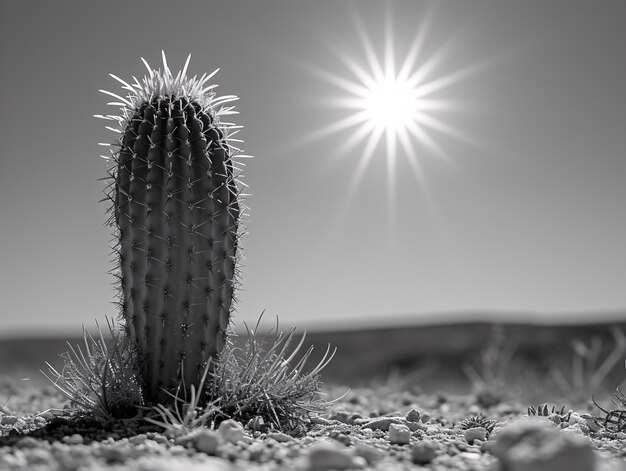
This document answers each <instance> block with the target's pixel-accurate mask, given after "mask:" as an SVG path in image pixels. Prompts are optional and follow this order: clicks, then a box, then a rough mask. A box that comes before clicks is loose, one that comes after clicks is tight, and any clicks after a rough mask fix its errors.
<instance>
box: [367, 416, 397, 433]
mask: <svg viewBox="0 0 626 471" xmlns="http://www.w3.org/2000/svg"><path fill="white" fill-rule="evenodd" d="M358 422H359V423H360V421H358ZM391 424H404V418H403V417H380V418H376V419H369V420H368V421H367V422H365V423H363V424H362V425H361V427H362V428H371V429H372V430H382V431H384V432H387V431H388V430H389V426H390V425H391Z"/></svg>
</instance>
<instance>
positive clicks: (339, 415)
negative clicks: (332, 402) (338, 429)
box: [329, 411, 350, 424]
mask: <svg viewBox="0 0 626 471" xmlns="http://www.w3.org/2000/svg"><path fill="white" fill-rule="evenodd" d="M329 418H330V420H336V421H338V422H341V423H344V424H349V423H350V422H349V420H350V414H349V413H348V412H346V411H338V412H335V413H334V414H333V415H331V416H330V417H329Z"/></svg>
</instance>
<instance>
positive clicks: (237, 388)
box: [206, 318, 335, 434]
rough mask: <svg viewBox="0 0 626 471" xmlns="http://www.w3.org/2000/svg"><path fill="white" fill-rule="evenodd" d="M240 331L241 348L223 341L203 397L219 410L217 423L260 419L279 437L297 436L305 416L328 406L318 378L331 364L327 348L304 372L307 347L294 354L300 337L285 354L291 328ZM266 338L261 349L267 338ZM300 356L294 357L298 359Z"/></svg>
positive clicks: (289, 341) (297, 348)
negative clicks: (242, 336)
mask: <svg viewBox="0 0 626 471" xmlns="http://www.w3.org/2000/svg"><path fill="white" fill-rule="evenodd" d="M260 320H261V319H260V318H259V321H258V322H257V325H256V327H255V330H253V331H251V330H250V329H248V327H247V326H246V330H247V337H248V338H247V341H246V344H245V346H244V348H238V347H235V346H234V345H233V344H232V342H229V343H228V344H227V345H226V347H225V348H224V350H223V352H222V353H221V354H220V356H219V358H218V361H217V364H216V365H215V370H214V371H213V374H212V376H211V381H210V383H209V385H208V386H209V387H208V388H207V391H206V394H207V395H208V398H209V401H210V403H212V404H214V406H215V407H216V408H217V409H218V410H219V419H221V420H223V419H235V420H237V421H239V422H242V423H244V424H245V423H247V422H248V421H250V420H254V419H257V418H258V417H261V418H262V419H263V421H264V423H265V424H268V425H269V426H270V427H272V428H276V429H278V430H281V431H283V432H287V433H292V434H300V433H303V432H304V431H305V430H306V424H307V422H308V421H309V420H308V419H309V415H310V414H311V413H319V412H321V411H323V410H324V409H326V407H328V406H329V405H330V404H331V402H332V401H331V402H329V401H326V400H323V399H322V398H321V395H320V392H319V388H320V384H321V383H320V373H321V371H322V370H323V369H324V368H325V367H326V365H328V363H329V362H330V361H331V360H332V358H333V356H334V354H335V350H333V351H332V352H331V348H330V345H329V346H328V348H327V349H326V352H325V353H324V355H323V356H322V358H321V360H320V361H319V362H318V363H317V365H316V366H314V367H313V368H312V369H311V370H310V371H308V372H304V369H305V367H306V363H307V361H308V360H309V358H310V356H311V353H312V351H313V347H309V348H308V349H307V350H306V351H305V352H304V353H303V354H300V352H301V349H302V345H303V344H304V340H305V337H306V336H305V335H302V337H301V339H300V341H299V343H298V344H297V345H296V346H295V347H294V348H293V349H291V344H292V343H293V341H294V339H295V329H293V328H292V329H291V330H289V331H288V332H287V333H285V332H282V331H280V330H279V326H278V322H277V323H276V326H275V328H273V329H272V330H270V331H269V332H268V333H267V334H266V335H265V336H264V337H260V336H259V335H258V334H257V329H258V327H259V323H260ZM268 338H271V343H270V345H269V347H267V348H266V342H267V339H268ZM299 355H300V357H299V358H298V356H299Z"/></svg>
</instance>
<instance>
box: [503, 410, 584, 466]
mask: <svg viewBox="0 0 626 471" xmlns="http://www.w3.org/2000/svg"><path fill="white" fill-rule="evenodd" d="M494 441H495V443H494V444H493V446H492V447H491V451H492V453H493V455H494V456H495V457H496V458H498V460H499V461H500V465H501V466H500V468H501V470H502V471H522V470H530V469H532V470H533V471H593V470H594V468H595V455H594V452H593V448H592V446H591V443H590V441H589V440H588V439H586V438H585V437H582V436H580V435H575V434H573V433H567V432H561V431H559V430H558V429H556V428H554V426H552V425H550V424H546V423H543V422H537V421H535V420H532V421H530V420H521V421H517V422H514V423H512V424H510V425H508V426H506V427H504V428H503V429H502V430H500V431H499V432H497V435H496V437H495V438H494Z"/></svg>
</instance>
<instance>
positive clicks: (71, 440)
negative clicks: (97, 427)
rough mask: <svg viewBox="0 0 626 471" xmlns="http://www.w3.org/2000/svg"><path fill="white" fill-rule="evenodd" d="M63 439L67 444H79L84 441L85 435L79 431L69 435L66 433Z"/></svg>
mask: <svg viewBox="0 0 626 471" xmlns="http://www.w3.org/2000/svg"><path fill="white" fill-rule="evenodd" d="M61 441H62V442H63V443H66V444H67V445H79V444H81V443H83V436H82V435H79V434H78V433H75V434H73V435H69V436H68V435H66V436H65V437H63V438H62V439H61Z"/></svg>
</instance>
